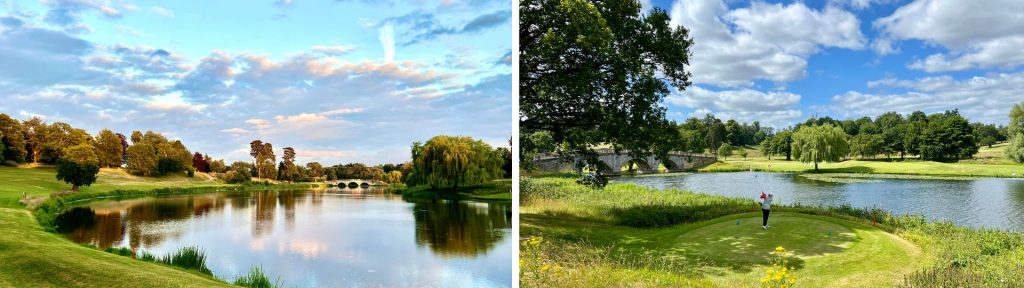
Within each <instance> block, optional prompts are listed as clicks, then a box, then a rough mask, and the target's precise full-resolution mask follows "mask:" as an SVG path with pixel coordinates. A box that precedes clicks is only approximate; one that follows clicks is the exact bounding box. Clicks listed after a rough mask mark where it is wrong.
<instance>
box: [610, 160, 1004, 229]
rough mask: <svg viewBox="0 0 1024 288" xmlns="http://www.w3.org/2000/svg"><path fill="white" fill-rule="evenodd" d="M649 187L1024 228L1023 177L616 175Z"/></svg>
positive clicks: (760, 174)
mask: <svg viewBox="0 0 1024 288" xmlns="http://www.w3.org/2000/svg"><path fill="white" fill-rule="evenodd" d="M613 181H620V182H632V183H636V184H640V185H643V186H648V187H652V188H658V189H664V188H679V189H682V190H688V191H694V192H702V193H709V194H716V195H723V196H729V197H742V198H750V199H755V200H757V198H758V196H760V195H761V191H764V192H766V193H773V194H775V202H776V203H783V204H794V203H800V204H804V205H812V206H818V205H821V206H839V205H843V204H848V205H851V206H854V207H861V208H871V207H877V208H881V209H885V210H889V211H892V212H894V213H897V214H919V215H923V216H925V217H926V218H928V219H930V220H949V221H952V222H953V223H955V224H957V225H962V226H969V227H987V228H996V229H1003V230H1015V231H1024V179H1007V178H979V179H974V180H904V179H877V181H875V180H874V179H873V180H872V182H871V183H833V182H825V181H818V180H810V179H807V178H804V177H800V176H798V175H796V174H790V173H771V172H733V173H695V174H676V175H664V176H660V175H654V176H637V177H625V176H624V177H619V178H615V179H614V180H613Z"/></svg>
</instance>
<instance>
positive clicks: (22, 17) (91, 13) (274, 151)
mask: <svg viewBox="0 0 1024 288" xmlns="http://www.w3.org/2000/svg"><path fill="white" fill-rule="evenodd" d="M514 4H515V3H512V2H510V1H430V2H422V1H401V0H396V1H292V0H277V1H271V0H268V1H257V2H253V1H213V2H202V3H199V2H195V3H179V2H163V1H142V0H111V1H107V0H95V1H54V0H42V1H4V2H0V287H512V286H513V285H514V284H513V283H514V281H513V280H514V277H515V272H514V267H515V266H516V263H517V259H516V255H517V254H516V251H517V245H518V242H519V241H518V239H516V238H515V237H516V236H515V235H516V234H515V233H514V230H515V227H514V225H513V217H514V215H513V210H512V205H513V197H512V187H513V186H514V182H513V180H512V163H513V161H512V159H513V153H512V143H513V141H512V140H513V139H512V137H513V135H515V134H516V133H517V132H516V123H514V122H513V121H512V120H511V117H510V116H511V115H514V114H513V106H514V102H513V100H514V98H513V97H515V95H513V89H512V88H513V85H514V79H513V77H512V75H513V73H512V39H513V34H512V33H513V30H514V29H513V28H514V26H515V23H516V21H514V19H512V9H513V6H514Z"/></svg>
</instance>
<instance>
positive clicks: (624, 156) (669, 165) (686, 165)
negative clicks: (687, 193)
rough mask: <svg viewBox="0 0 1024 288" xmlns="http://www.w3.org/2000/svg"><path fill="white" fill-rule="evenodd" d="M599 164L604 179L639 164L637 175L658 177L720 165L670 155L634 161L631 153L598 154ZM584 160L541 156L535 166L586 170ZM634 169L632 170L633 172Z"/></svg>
mask: <svg viewBox="0 0 1024 288" xmlns="http://www.w3.org/2000/svg"><path fill="white" fill-rule="evenodd" d="M597 155H598V160H600V161H601V167H600V169H601V174H602V175H619V174H621V172H622V171H621V170H622V168H624V167H625V166H626V165H627V164H635V167H636V168H637V171H636V172H637V173H640V174H651V173H658V172H659V169H658V168H659V167H661V166H664V167H665V170H666V172H679V171H685V170H688V169H693V168H696V167H701V166H706V165H709V164H711V163H715V162H717V161H718V157H716V156H714V155H711V154H700V153H687V152H669V153H668V156H667V157H666V158H668V159H660V158H658V157H657V156H647V157H644V158H633V157H631V156H629V153H627V152H619V153H615V151H613V150H611V149H601V150H597ZM582 162H583V160H582V158H581V157H576V158H574V159H566V158H562V157H558V156H557V155H541V156H539V157H537V158H534V160H533V163H534V164H535V165H536V166H537V167H538V168H540V170H541V171H545V172H565V171H575V170H576V169H577V168H578V167H582ZM633 166H634V165H630V168H629V169H633V168H632V167H633Z"/></svg>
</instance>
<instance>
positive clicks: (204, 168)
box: [192, 152, 210, 173]
mask: <svg viewBox="0 0 1024 288" xmlns="http://www.w3.org/2000/svg"><path fill="white" fill-rule="evenodd" d="M209 158H210V157H209V156H204V155H203V154H202V153H199V152H195V153H192V167H193V168H195V169H196V170H197V171H199V172H206V173H209V172H210V162H208V160H207V159H209Z"/></svg>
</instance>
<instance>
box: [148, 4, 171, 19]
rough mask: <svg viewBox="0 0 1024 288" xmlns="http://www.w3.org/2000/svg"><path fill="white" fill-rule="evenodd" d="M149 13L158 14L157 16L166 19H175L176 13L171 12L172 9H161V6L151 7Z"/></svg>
mask: <svg viewBox="0 0 1024 288" xmlns="http://www.w3.org/2000/svg"><path fill="white" fill-rule="evenodd" d="M149 13H150V14H156V15H158V16H160V17H164V18H170V19H174V11H171V9H167V8H166V7H161V6H153V7H149Z"/></svg>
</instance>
